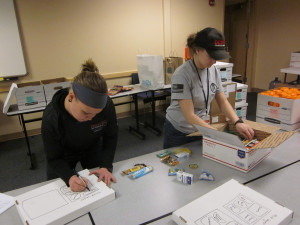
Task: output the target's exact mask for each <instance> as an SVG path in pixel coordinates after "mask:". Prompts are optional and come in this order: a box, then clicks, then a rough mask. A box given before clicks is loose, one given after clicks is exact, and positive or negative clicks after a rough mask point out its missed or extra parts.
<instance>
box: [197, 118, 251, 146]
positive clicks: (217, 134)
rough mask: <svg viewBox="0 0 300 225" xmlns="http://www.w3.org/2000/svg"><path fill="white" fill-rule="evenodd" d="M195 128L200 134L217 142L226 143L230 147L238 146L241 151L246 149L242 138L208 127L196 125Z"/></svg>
mask: <svg viewBox="0 0 300 225" xmlns="http://www.w3.org/2000/svg"><path fill="white" fill-rule="evenodd" d="M194 126H195V127H196V128H197V129H198V130H199V131H200V133H201V134H202V135H203V136H205V137H208V138H212V139H215V140H216V141H220V142H224V143H227V144H229V145H233V146H237V147H239V148H241V149H245V146H244V144H243V142H242V141H241V140H240V138H239V137H238V136H236V135H234V134H229V133H226V132H222V131H218V130H214V129H210V128H207V127H202V126H199V125H196V124H194Z"/></svg>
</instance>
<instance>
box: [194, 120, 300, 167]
mask: <svg viewBox="0 0 300 225" xmlns="http://www.w3.org/2000/svg"><path fill="white" fill-rule="evenodd" d="M244 122H245V123H246V124H248V125H249V126H250V127H252V129H253V130H254V132H255V136H254V138H256V139H258V140H259V141H260V142H259V143H258V144H256V145H255V146H253V147H252V148H249V149H248V148H246V147H245V146H244V144H243V142H242V138H240V137H239V136H238V135H236V134H237V131H236V129H235V126H234V125H233V124H227V123H221V124H214V125H213V126H215V127H216V129H218V130H214V129H210V128H206V127H202V126H198V125H195V127H196V128H197V129H198V130H199V131H200V133H201V134H202V136H203V150H202V155H203V157H206V158H208V159H211V160H214V161H217V162H219V163H222V164H224V165H227V166H230V167H232V168H235V169H238V170H240V171H243V172H248V171H250V170H251V169H252V168H254V167H255V166H256V165H257V164H258V163H260V162H261V161H262V160H263V159H264V158H266V157H267V156H268V155H269V154H270V153H271V150H272V148H275V147H277V146H278V145H280V144H281V143H283V142H284V141H285V140H287V139H288V138H289V137H291V136H292V135H293V134H294V133H295V132H296V131H289V132H279V133H276V131H278V130H279V128H278V127H275V126H270V125H266V124H262V123H257V122H252V121H249V120H245V121H244ZM217 126H218V127H217ZM224 130H227V131H229V132H230V133H227V132H224ZM193 135H199V133H194V134H193Z"/></svg>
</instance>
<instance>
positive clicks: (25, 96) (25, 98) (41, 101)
mask: <svg viewBox="0 0 300 225" xmlns="http://www.w3.org/2000/svg"><path fill="white" fill-rule="evenodd" d="M17 86H18V88H17V89H16V93H15V95H16V100H17V104H18V108H19V110H26V109H32V108H38V107H44V106H46V100H45V94H44V89H43V85H41V82H40V81H33V82H27V83H19V84H17Z"/></svg>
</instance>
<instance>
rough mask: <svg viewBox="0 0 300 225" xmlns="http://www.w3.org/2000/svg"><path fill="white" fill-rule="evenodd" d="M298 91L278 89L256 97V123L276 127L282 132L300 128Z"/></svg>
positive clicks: (299, 94)
mask: <svg viewBox="0 0 300 225" xmlns="http://www.w3.org/2000/svg"><path fill="white" fill-rule="evenodd" d="M299 110H300V90H299V89H298V88H289V87H279V88H275V89H272V90H268V91H264V92H261V93H259V94H258V96H257V108H256V121H257V122H261V123H266V124H270V125H277V126H279V127H280V128H281V129H283V130H288V131H291V130H295V129H298V128H299V127H300V113H299Z"/></svg>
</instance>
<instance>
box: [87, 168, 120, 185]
mask: <svg viewBox="0 0 300 225" xmlns="http://www.w3.org/2000/svg"><path fill="white" fill-rule="evenodd" d="M92 174H96V175H97V176H98V177H99V179H98V182H100V181H101V180H103V182H104V183H105V184H106V185H107V186H108V187H109V186H110V182H111V181H113V182H114V183H116V182H117V181H116V178H114V176H113V175H112V174H111V172H109V171H108V169H106V168H99V169H97V170H94V171H92V172H90V174H89V175H92Z"/></svg>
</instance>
